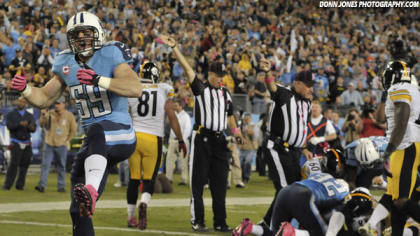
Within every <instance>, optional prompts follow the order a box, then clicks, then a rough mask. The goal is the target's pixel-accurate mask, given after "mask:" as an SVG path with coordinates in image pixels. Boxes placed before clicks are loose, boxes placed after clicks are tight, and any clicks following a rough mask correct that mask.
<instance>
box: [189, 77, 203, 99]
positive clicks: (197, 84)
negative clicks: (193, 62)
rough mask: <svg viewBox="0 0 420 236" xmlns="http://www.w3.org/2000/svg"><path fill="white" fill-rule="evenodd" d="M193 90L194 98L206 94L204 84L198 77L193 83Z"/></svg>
mask: <svg viewBox="0 0 420 236" xmlns="http://www.w3.org/2000/svg"><path fill="white" fill-rule="evenodd" d="M191 90H192V92H193V94H194V96H199V95H200V94H202V93H203V92H204V84H203V82H201V80H199V79H198V78H197V76H196V77H195V78H194V80H193V82H192V83H191Z"/></svg>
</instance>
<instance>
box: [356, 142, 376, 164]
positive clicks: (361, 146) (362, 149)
mask: <svg viewBox="0 0 420 236" xmlns="http://www.w3.org/2000/svg"><path fill="white" fill-rule="evenodd" d="M354 155H355V156H356V160H357V161H359V164H360V165H361V166H362V167H365V168H369V167H372V166H373V165H374V164H375V163H376V162H378V161H380V155H379V152H378V150H376V147H375V145H374V144H373V142H372V140H370V139H369V138H361V139H359V143H358V144H357V146H356V148H355V149H354Z"/></svg>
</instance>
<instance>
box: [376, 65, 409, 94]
mask: <svg viewBox="0 0 420 236" xmlns="http://www.w3.org/2000/svg"><path fill="white" fill-rule="evenodd" d="M381 82H382V86H383V87H384V89H385V90H388V89H389V88H390V87H391V85H393V84H396V83H403V82H406V83H411V72H410V68H409V67H408V66H407V63H405V62H404V61H391V62H390V63H388V65H387V66H386V68H385V70H384V72H383V74H382V79H381Z"/></svg>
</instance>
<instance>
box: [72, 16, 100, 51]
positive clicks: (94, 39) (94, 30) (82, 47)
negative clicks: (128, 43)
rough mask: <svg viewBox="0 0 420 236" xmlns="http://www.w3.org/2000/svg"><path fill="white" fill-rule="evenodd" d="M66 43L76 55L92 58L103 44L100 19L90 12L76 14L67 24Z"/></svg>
mask: <svg viewBox="0 0 420 236" xmlns="http://www.w3.org/2000/svg"><path fill="white" fill-rule="evenodd" d="M67 41H68V43H69V46H70V49H71V50H72V52H73V53H74V54H76V55H81V56H85V57H88V56H92V55H93V52H94V51H95V50H98V49H100V48H101V47H102V46H103V45H104V43H105V32H104V30H103V28H102V25H101V21H100V19H99V18H98V17H97V16H95V15H94V14H92V13H90V12H86V11H83V12H78V13H76V15H74V16H72V17H70V20H69V21H68V23H67Z"/></svg>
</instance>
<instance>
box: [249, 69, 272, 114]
mask: <svg viewBox="0 0 420 236" xmlns="http://www.w3.org/2000/svg"><path fill="white" fill-rule="evenodd" d="M264 79H265V72H263V71H261V72H259V73H258V74H257V82H256V83H255V85H254V90H253V93H254V96H253V97H252V113H254V114H261V113H263V112H265V111H266V105H265V104H266V102H265V100H266V99H268V98H269V97H270V94H269V93H268V90H267V88H266V87H265V82H264Z"/></svg>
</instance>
